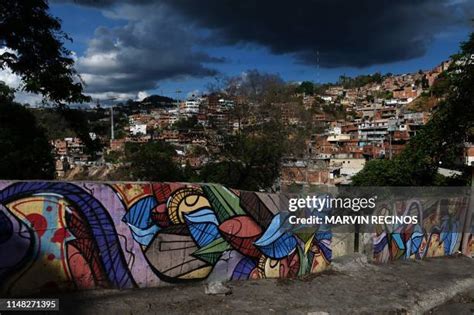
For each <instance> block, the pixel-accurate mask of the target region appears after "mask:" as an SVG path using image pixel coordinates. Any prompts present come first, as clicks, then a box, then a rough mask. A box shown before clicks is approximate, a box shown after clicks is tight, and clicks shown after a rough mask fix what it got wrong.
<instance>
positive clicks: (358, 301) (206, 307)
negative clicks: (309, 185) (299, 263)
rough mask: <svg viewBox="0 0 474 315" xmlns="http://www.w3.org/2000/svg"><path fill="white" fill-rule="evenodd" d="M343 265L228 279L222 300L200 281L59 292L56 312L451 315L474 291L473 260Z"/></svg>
mask: <svg viewBox="0 0 474 315" xmlns="http://www.w3.org/2000/svg"><path fill="white" fill-rule="evenodd" d="M345 263H349V264H352V267H351V268H345V269H344V268H342V269H341V268H339V269H338V270H339V271H335V270H332V271H328V272H324V273H322V274H319V275H316V276H313V275H312V276H309V277H307V278H304V279H285V280H277V279H266V280H254V281H234V282H230V283H228V285H229V286H230V287H231V288H232V294H231V295H227V296H213V295H206V294H205V293H204V286H203V284H202V283H201V284H193V285H177V286H170V287H161V288H150V289H138V290H125V291H117V290H96V291H84V292H79V293H69V294H62V295H60V296H59V298H60V309H61V313H62V314H188V313H189V314H229V313H231V314H243V313H247V314H268V313H275V314H287V313H291V314H327V313H329V314H423V313H428V314H430V313H434V314H457V313H458V312H457V311H450V312H449V313H442V312H443V310H444V307H446V306H445V305H447V304H449V302H450V301H454V302H453V303H451V304H455V302H456V301H455V299H456V297H458V296H462V294H467V293H466V292H474V259H469V258H465V257H456V258H452V257H445V258H434V259H427V260H423V261H398V262H394V263H390V264H386V265H371V264H365V263H363V264H360V261H357V264H359V265H360V267H359V268H353V265H354V263H351V262H345ZM345 263H344V264H345ZM453 299H454V300H453ZM464 304H467V303H464ZM464 304H463V305H464ZM464 306H465V305H464ZM436 312H439V313H436ZM469 314H470V313H469Z"/></svg>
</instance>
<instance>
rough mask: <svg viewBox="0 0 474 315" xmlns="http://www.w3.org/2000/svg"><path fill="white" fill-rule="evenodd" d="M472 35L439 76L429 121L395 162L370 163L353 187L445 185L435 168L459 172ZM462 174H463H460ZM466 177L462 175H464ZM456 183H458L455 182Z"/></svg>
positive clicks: (467, 119)
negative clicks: (438, 91)
mask: <svg viewBox="0 0 474 315" xmlns="http://www.w3.org/2000/svg"><path fill="white" fill-rule="evenodd" d="M473 56H474V33H472V34H471V35H470V38H469V40H468V41H467V42H465V43H463V44H462V45H461V52H460V53H459V54H457V55H455V56H454V60H453V63H452V65H451V67H450V68H449V69H448V71H447V72H446V73H445V74H444V75H443V88H442V89H441V90H442V91H444V93H443V95H442V96H443V98H444V100H443V101H441V102H440V104H439V105H438V108H437V110H436V111H435V112H434V113H433V116H432V118H431V119H430V121H429V122H428V123H427V124H426V125H425V126H424V127H423V128H422V129H421V130H420V131H419V132H418V133H417V135H416V136H415V137H413V138H412V139H411V140H410V142H409V144H408V145H407V147H406V148H405V149H404V150H403V151H402V153H401V154H400V155H399V156H397V157H396V158H395V159H393V160H391V161H386V162H380V161H370V162H369V163H367V164H366V166H365V167H364V169H363V170H362V171H361V172H359V173H358V174H357V175H356V176H354V178H353V183H354V185H358V186H372V185H377V184H378V185H382V186H383V185H385V186H387V185H393V186H424V185H437V184H446V183H447V182H446V181H444V180H440V177H439V175H438V174H437V169H438V167H439V166H440V165H442V166H443V167H448V168H453V169H460V170H462V171H464V172H466V169H465V167H463V166H461V164H460V163H459V159H460V157H462V154H463V150H464V142H465V141H467V139H468V138H469V136H471V134H470V132H471V131H472V129H473V127H474V89H473V88H472V87H473V86H474V58H473ZM440 96H441V95H440ZM464 175H465V174H464ZM464 177H465V178H466V176H464ZM456 184H459V182H457V183H456Z"/></svg>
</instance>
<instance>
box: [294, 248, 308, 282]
mask: <svg viewBox="0 0 474 315" xmlns="http://www.w3.org/2000/svg"><path fill="white" fill-rule="evenodd" d="M296 248H297V249H298V256H299V257H300V269H299V270H298V276H299V277H301V276H304V275H307V274H309V273H310V270H311V265H310V263H309V257H308V256H309V255H305V253H304V250H303V249H301V248H300V247H299V246H297V247H296Z"/></svg>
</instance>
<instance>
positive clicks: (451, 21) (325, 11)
mask: <svg viewBox="0 0 474 315" xmlns="http://www.w3.org/2000/svg"><path fill="white" fill-rule="evenodd" d="M127 2H128V3H129V4H133V5H138V4H137V1H125V0H123V1H112V0H109V1H93V0H82V1H81V0H78V1H76V3H82V4H84V5H95V6H101V7H106V6H113V5H114V4H115V5H117V4H123V3H127ZM150 2H154V3H159V4H162V5H163V4H164V5H166V6H167V7H169V8H172V9H173V12H174V14H176V15H179V16H181V17H185V18H186V21H189V22H193V23H197V25H199V26H200V27H202V28H206V29H210V30H213V31H214V32H213V34H214V36H213V37H212V38H211V40H209V39H208V40H207V42H208V43H209V42H212V43H214V44H230V45H232V44H239V43H255V44H259V45H263V46H265V47H267V48H269V49H270V50H271V51H272V52H273V53H275V54H293V55H294V56H295V57H296V58H297V59H298V60H299V61H301V62H304V63H309V64H311V63H315V60H316V57H315V52H316V51H317V50H318V51H319V52H320V62H321V65H322V66H325V67H339V66H354V67H364V66H369V65H373V64H381V63H389V62H394V61H401V60H407V59H411V58H415V57H419V56H422V55H423V54H425V53H426V50H427V47H428V45H429V44H430V42H431V41H432V40H433V38H434V36H436V35H437V34H439V33H440V32H443V31H446V30H448V29H449V28H450V27H452V26H459V25H462V24H464V25H466V24H468V23H469V19H470V18H472V17H474V1H472V0H464V1H463V0H396V1H393V0H293V1H288V0H258V1H257V0H239V1H237V0H219V1H215V0H199V1H190V0H156V1H151V0H148V1H146V0H143V1H139V3H142V4H143V3H150ZM162 7H163V6H162Z"/></svg>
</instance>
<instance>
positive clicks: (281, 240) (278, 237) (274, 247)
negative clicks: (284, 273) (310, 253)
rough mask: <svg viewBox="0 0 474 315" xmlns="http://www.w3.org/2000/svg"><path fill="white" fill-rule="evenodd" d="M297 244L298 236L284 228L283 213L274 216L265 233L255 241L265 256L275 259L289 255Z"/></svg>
mask: <svg viewBox="0 0 474 315" xmlns="http://www.w3.org/2000/svg"><path fill="white" fill-rule="evenodd" d="M296 244H297V241H296V238H295V237H294V236H293V235H291V234H290V233H288V232H285V230H284V229H283V228H282V225H281V213H278V214H277V215H275V216H274V217H273V219H272V222H270V225H269V226H268V228H267V230H266V231H265V233H263V235H262V236H261V237H260V238H259V239H258V240H257V241H256V242H255V246H257V247H258V248H259V249H260V250H261V251H262V253H263V254H264V255H265V256H267V257H270V258H273V259H281V258H283V257H286V256H288V255H289V254H290V253H291V252H292V251H293V250H294V249H295V247H296Z"/></svg>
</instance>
